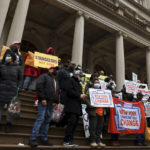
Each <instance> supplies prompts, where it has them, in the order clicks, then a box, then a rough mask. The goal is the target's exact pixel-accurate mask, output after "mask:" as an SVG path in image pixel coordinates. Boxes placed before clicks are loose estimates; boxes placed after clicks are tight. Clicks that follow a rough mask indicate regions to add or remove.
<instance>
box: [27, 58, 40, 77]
mask: <svg viewBox="0 0 150 150" xmlns="http://www.w3.org/2000/svg"><path fill="white" fill-rule="evenodd" d="M26 58H27V55H26V56H25V59H24V62H25V61H26ZM24 76H32V77H38V70H37V69H36V68H34V67H31V66H26V67H25V70H24Z"/></svg>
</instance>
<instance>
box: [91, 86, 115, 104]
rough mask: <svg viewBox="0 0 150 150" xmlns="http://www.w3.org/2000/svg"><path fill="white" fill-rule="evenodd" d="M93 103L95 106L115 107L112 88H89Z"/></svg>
mask: <svg viewBox="0 0 150 150" xmlns="http://www.w3.org/2000/svg"><path fill="white" fill-rule="evenodd" d="M89 92H90V101H91V105H92V106H94V107H113V106H114V105H113V99H112V95H111V91H110V90H100V89H93V88H90V89H89Z"/></svg>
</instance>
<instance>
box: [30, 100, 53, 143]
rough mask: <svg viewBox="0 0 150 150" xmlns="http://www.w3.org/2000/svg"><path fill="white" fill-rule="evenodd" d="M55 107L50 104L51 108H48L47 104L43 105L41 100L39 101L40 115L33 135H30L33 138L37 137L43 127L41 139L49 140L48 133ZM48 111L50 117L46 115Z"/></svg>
mask: <svg viewBox="0 0 150 150" xmlns="http://www.w3.org/2000/svg"><path fill="white" fill-rule="evenodd" d="M53 109H54V106H53V105H50V106H49V108H47V107H46V106H43V105H42V103H41V102H39V103H38V115H37V119H36V121H35V124H34V126H33V129H32V135H31V136H30V139H31V140H36V139H37V136H38V134H39V130H40V127H41V140H43V141H47V140H48V136H47V134H48V129H49V123H50V121H51V119H52V112H53ZM47 111H48V113H49V116H48V117H46V113H47Z"/></svg>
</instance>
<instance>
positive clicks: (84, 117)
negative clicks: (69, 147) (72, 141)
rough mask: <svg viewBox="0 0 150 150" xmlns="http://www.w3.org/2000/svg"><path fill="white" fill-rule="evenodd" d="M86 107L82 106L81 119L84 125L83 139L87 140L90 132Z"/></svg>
mask: <svg viewBox="0 0 150 150" xmlns="http://www.w3.org/2000/svg"><path fill="white" fill-rule="evenodd" d="M86 107H87V106H86V105H85V104H82V114H83V115H82V118H83V125H84V133H85V137H86V138H89V137H90V132H89V118H88V113H87V112H86Z"/></svg>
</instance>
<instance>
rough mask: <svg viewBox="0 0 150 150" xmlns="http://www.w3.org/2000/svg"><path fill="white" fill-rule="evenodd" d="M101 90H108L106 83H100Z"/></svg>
mask: <svg viewBox="0 0 150 150" xmlns="http://www.w3.org/2000/svg"><path fill="white" fill-rule="evenodd" d="M100 85H101V89H102V90H106V85H107V83H106V82H105V81H100Z"/></svg>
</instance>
